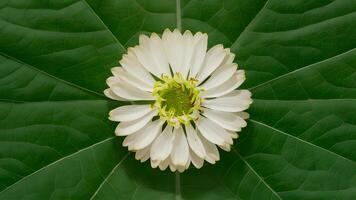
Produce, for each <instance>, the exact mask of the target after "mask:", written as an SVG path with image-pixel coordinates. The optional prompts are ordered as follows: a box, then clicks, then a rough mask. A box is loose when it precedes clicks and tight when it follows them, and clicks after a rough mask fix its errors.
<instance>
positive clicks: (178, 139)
mask: <svg viewBox="0 0 356 200" xmlns="http://www.w3.org/2000/svg"><path fill="white" fill-rule="evenodd" d="M173 134H174V135H175V138H174V142H173V149H172V152H171V160H172V163H173V164H174V165H175V166H185V165H186V163H187V162H188V159H189V146H188V142H187V138H186V137H185V135H184V132H183V128H182V127H179V128H175V129H174V132H173Z"/></svg>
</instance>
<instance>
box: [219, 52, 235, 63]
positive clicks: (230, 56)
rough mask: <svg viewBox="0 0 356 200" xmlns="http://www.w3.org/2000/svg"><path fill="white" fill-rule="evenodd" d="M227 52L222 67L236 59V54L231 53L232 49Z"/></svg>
mask: <svg viewBox="0 0 356 200" xmlns="http://www.w3.org/2000/svg"><path fill="white" fill-rule="evenodd" d="M225 51H226V56H225V58H224V60H223V61H222V63H221V64H222V65H225V64H230V63H232V62H233V61H234V59H235V54H234V53H231V52H230V49H225Z"/></svg>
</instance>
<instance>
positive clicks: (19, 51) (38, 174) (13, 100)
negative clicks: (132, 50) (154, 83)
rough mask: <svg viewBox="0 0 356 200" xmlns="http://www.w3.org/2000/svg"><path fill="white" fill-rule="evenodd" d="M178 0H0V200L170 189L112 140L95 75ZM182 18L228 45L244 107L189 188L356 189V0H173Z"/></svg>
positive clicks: (286, 193) (346, 194)
mask: <svg viewBox="0 0 356 200" xmlns="http://www.w3.org/2000/svg"><path fill="white" fill-rule="evenodd" d="M176 17H177V16H176V0H166V1H162V0H135V1H131V0H66V1H63V0H51V1H39V0H7V1H0V199H1V200H19V199H24V200H25V199H26V200H27V199H36V200H37V199H60V200H62V199H75V200H80V199H90V198H92V199H100V200H107V199H131V200H132V199H135V200H140V199H162V200H165V199H174V198H175V185H174V184H175V180H174V179H175V175H174V174H172V173H170V172H168V171H167V172H161V171H159V170H155V169H152V168H151V167H150V165H149V163H143V164H142V163H139V162H138V161H136V160H135V159H134V158H133V156H132V155H128V156H127V150H126V149H124V148H122V147H120V146H121V145H120V143H121V141H118V140H117V139H116V138H115V137H114V135H113V133H114V129H115V127H114V125H113V124H112V123H110V122H109V121H108V119H107V114H108V112H109V110H111V109H113V108H114V107H118V106H119V105H120V103H119V102H118V103H114V102H112V101H110V100H104V99H103V96H102V95H101V94H102V91H103V89H104V88H105V87H106V86H105V85H106V84H105V79H106V78H107V77H108V76H109V74H110V68H111V67H113V66H116V65H118V60H120V59H121V57H122V54H123V53H124V52H125V51H126V50H125V49H124V48H123V46H124V47H125V48H127V47H130V46H134V45H136V44H137V43H138V35H139V34H141V33H146V34H147V33H151V32H158V33H161V32H162V31H163V30H164V29H165V28H170V29H174V28H176V25H177V23H176ZM181 17H182V19H181V20H182V21H181V22H182V29H183V31H184V30H187V29H189V30H191V31H192V32H197V31H202V32H207V33H208V34H209V46H212V45H214V44H217V43H223V44H224V45H226V46H231V51H232V52H233V53H235V54H236V61H237V62H238V63H239V67H240V68H243V69H245V70H246V72H247V80H246V84H244V85H243V87H245V88H250V89H251V90H252V93H253V98H254V103H253V104H252V107H251V109H250V110H249V111H248V112H249V113H250V114H251V120H250V121H249V122H248V126H247V128H245V129H243V131H242V132H241V135H240V138H239V139H238V142H237V144H236V145H235V146H234V150H233V151H232V152H229V153H224V152H221V157H220V161H219V162H218V163H217V164H215V165H209V164H205V166H204V167H203V168H202V169H199V170H197V169H189V170H187V171H186V172H185V173H183V174H181V179H180V180H181V195H182V199H184V200H185V199H187V200H201V199H204V200H215V199H216V200H220V199H238V200H265V199H266V200H280V199H283V200H301V199H303V200H316V199H318V200H319V199H320V200H329V199H332V200H334V199H335V200H336V199H340V200H354V199H355V196H356V164H355V163H356V151H355V146H356V136H355V132H356V118H355V116H356V115H355V113H356V89H355V88H356V81H355V80H356V50H355V48H356V35H355V33H356V26H354V25H353V24H354V23H355V19H356V2H355V0H293V1H292V0H290V1H279V0H268V1H267V0H181Z"/></svg>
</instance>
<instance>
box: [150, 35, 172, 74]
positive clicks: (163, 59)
mask: <svg viewBox="0 0 356 200" xmlns="http://www.w3.org/2000/svg"><path fill="white" fill-rule="evenodd" d="M149 45H150V52H151V58H152V59H153V60H154V63H155V67H156V68H158V71H159V73H160V74H165V75H171V71H170V69H169V65H168V60H167V56H166V54H165V52H164V49H163V42H162V39H161V38H160V37H159V36H158V35H157V34H156V33H152V34H151V37H150V43H149Z"/></svg>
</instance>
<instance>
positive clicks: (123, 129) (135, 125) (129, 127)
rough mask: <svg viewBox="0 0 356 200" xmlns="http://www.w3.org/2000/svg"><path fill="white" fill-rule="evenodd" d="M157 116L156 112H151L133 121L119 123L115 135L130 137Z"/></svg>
mask: <svg viewBox="0 0 356 200" xmlns="http://www.w3.org/2000/svg"><path fill="white" fill-rule="evenodd" d="M156 115H157V111H156V110H151V111H150V112H148V113H147V114H146V115H144V116H143V117H141V118H138V119H136V120H133V121H128V122H126V121H124V122H121V123H120V124H119V125H118V126H117V127H116V129H115V134H116V135H117V136H125V135H130V134H132V133H134V132H136V131H138V130H140V129H142V128H143V127H144V126H146V124H147V123H148V122H150V121H151V120H152V118H153V117H154V116H156Z"/></svg>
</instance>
